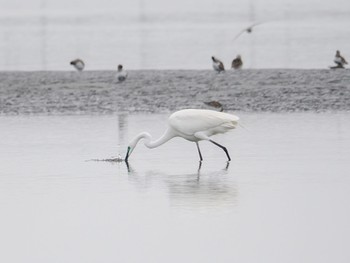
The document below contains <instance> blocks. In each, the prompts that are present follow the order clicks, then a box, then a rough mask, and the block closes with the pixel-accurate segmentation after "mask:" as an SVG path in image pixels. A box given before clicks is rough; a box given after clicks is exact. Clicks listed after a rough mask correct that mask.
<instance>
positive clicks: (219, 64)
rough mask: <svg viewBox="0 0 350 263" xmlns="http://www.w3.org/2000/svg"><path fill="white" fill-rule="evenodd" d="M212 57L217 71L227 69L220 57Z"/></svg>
mask: <svg viewBox="0 0 350 263" xmlns="http://www.w3.org/2000/svg"><path fill="white" fill-rule="evenodd" d="M211 59H212V60H213V68H214V70H215V71H217V72H218V73H220V72H222V71H225V67H224V63H222V62H221V61H220V60H219V59H217V58H216V57H214V56H213V57H211Z"/></svg>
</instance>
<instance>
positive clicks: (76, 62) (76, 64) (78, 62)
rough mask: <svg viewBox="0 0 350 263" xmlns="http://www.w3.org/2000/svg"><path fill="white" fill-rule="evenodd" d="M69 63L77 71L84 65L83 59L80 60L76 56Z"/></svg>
mask: <svg viewBox="0 0 350 263" xmlns="http://www.w3.org/2000/svg"><path fill="white" fill-rule="evenodd" d="M70 64H71V65H72V66H73V67H75V69H76V70H78V71H82V70H83V69H84V67H85V63H84V61H82V60H81V59H79V58H77V59H74V60H72V61H71V62H70Z"/></svg>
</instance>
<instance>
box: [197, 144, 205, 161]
mask: <svg viewBox="0 0 350 263" xmlns="http://www.w3.org/2000/svg"><path fill="white" fill-rule="evenodd" d="M196 145H197V149H198V153H199V161H203V157H202V153H201V149H199V143H198V142H196Z"/></svg>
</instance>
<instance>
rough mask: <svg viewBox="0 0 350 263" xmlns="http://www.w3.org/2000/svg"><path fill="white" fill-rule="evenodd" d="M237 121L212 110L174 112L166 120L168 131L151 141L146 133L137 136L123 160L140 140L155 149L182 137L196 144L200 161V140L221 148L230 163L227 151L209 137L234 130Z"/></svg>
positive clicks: (229, 115)
mask: <svg viewBox="0 0 350 263" xmlns="http://www.w3.org/2000/svg"><path fill="white" fill-rule="evenodd" d="M238 120H239V118H238V117H237V116H235V115H233V114H228V113H223V112H217V111H212V110H197V109H186V110H180V111H177V112H174V113H173V114H172V115H171V116H170V117H169V119H168V129H167V130H166V131H165V133H164V134H163V136H161V137H160V138H159V139H157V140H155V141H152V137H151V135H150V134H149V133H147V132H142V133H140V134H139V135H137V136H136V137H135V138H134V139H133V140H132V141H131V142H130V144H129V146H128V152H127V154H126V158H125V160H126V161H127V160H128V158H129V156H130V155H131V153H132V151H133V150H134V149H135V147H136V145H137V143H138V142H139V141H140V140H141V139H145V145H146V147H148V148H155V147H158V146H160V145H162V144H164V143H165V142H167V141H169V140H170V139H172V138H174V137H182V138H184V139H186V140H188V141H191V142H195V143H196V144H197V149H198V152H199V157H200V160H201V161H202V159H203V158H202V154H201V152H200V149H199V145H198V142H199V141H201V140H207V141H210V142H212V143H214V144H215V145H217V146H218V147H220V148H222V149H223V150H224V151H225V153H226V155H227V157H228V160H229V161H230V160H231V159H230V156H229V154H228V152H227V149H226V148H225V147H224V146H222V145H220V144H218V143H216V142H214V141H213V140H211V139H210V136H212V135H215V134H219V133H225V132H227V131H229V130H232V129H235V128H236V127H237V125H238Z"/></svg>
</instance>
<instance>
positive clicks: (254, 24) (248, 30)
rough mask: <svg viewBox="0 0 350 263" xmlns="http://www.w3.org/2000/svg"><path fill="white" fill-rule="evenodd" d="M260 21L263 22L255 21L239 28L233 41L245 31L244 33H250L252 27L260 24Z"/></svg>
mask: <svg viewBox="0 0 350 263" xmlns="http://www.w3.org/2000/svg"><path fill="white" fill-rule="evenodd" d="M262 23H263V22H256V23H253V24H252V25H250V26H248V27H246V28H244V29H243V30H241V31H240V32H239V33H238V34H237V35H236V36H235V37H234V39H233V41H235V40H236V39H237V38H238V37H239V36H240V35H242V34H243V33H244V32H246V33H248V34H250V33H252V32H253V28H254V27H255V26H257V25H260V24H262Z"/></svg>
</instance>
